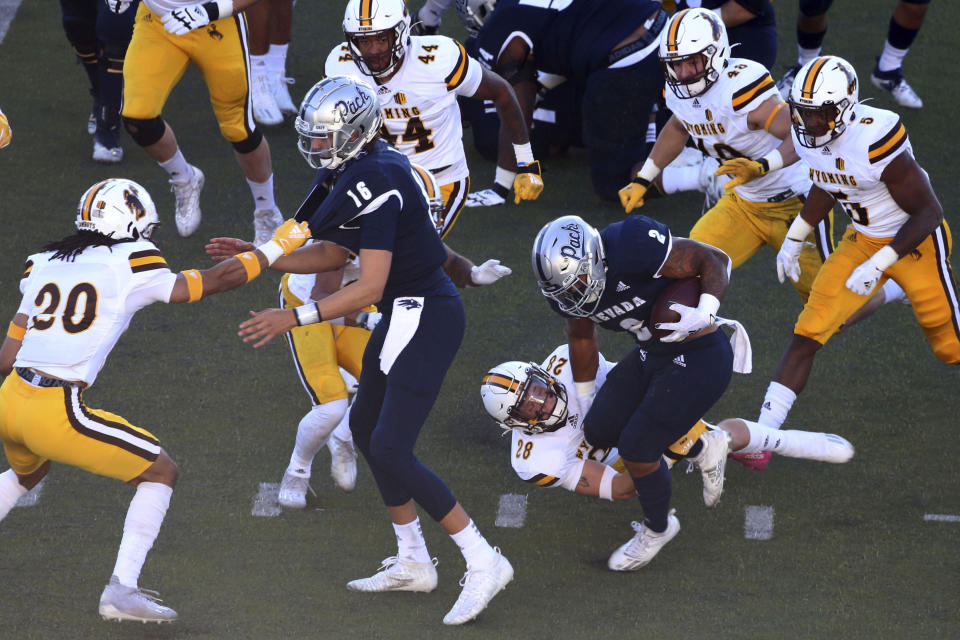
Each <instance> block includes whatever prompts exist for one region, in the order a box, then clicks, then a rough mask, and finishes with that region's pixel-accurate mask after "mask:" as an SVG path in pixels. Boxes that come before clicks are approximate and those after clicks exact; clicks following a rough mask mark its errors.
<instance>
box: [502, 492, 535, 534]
mask: <svg viewBox="0 0 960 640" xmlns="http://www.w3.org/2000/svg"><path fill="white" fill-rule="evenodd" d="M526 519H527V496H525V495H521V494H519V493H505V494H503V495H502V496H500V507H499V508H498V509H497V521H496V522H495V523H494V524H495V525H496V526H498V527H510V528H512V529H519V528H521V527H523V523H524V521H526Z"/></svg>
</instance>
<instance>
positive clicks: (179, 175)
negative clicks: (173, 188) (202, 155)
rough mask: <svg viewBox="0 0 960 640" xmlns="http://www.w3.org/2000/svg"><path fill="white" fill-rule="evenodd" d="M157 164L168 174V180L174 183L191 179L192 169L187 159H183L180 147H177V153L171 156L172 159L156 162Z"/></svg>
mask: <svg viewBox="0 0 960 640" xmlns="http://www.w3.org/2000/svg"><path fill="white" fill-rule="evenodd" d="M157 164H159V165H160V166H161V167H163V170H164V171H166V172H167V173H168V174H170V179H171V180H173V181H174V182H187V181H188V180H189V179H190V178H192V177H193V167H191V166H190V163H189V162H187V159H186V158H184V157H183V153H182V152H181V151H180V147H177V152H176V153H175V154H173V157H172V158H170V159H169V160H167V161H166V162H158V163H157Z"/></svg>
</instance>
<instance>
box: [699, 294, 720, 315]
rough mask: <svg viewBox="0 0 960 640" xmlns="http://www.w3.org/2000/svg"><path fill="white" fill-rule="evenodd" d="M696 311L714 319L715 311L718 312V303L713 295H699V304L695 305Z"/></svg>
mask: <svg viewBox="0 0 960 640" xmlns="http://www.w3.org/2000/svg"><path fill="white" fill-rule="evenodd" d="M697 309H699V310H700V311H703V312H704V313H706V314H708V315H709V316H710V317H711V318H716V317H717V311H719V310H720V301H719V300H718V299H717V297H716V296H715V295H713V294H710V293H701V294H700V302H699V303H698V304H697Z"/></svg>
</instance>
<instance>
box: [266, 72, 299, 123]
mask: <svg viewBox="0 0 960 640" xmlns="http://www.w3.org/2000/svg"><path fill="white" fill-rule="evenodd" d="M293 83H294V79H293V78H285V77H283V75H281V74H272V75H271V76H270V92H271V93H272V94H273V99H274V100H275V101H276V103H277V107H278V108H279V109H280V112H281V113H288V114H291V115H297V113H299V111H300V110H299V109H297V105H296V104H294V102H293V98H291V97H290V89H289V87H288V85H291V84H293Z"/></svg>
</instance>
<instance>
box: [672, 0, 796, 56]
mask: <svg viewBox="0 0 960 640" xmlns="http://www.w3.org/2000/svg"><path fill="white" fill-rule="evenodd" d="M697 7H701V8H703V9H709V10H710V11H713V12H714V13H716V14H717V16H719V17H720V19H721V20H722V21H723V24H724V25H725V26H726V28H727V39H728V40H729V41H730V46H731V48H732V47H736V50H737V57H738V58H746V59H747V60H753V61H755V62H759V63H760V64H761V65H763V66H764V67H766V68H767V69H770V68H772V67H773V63H775V62H776V61H777V20H776V15H775V13H774V10H773V3H772V2H770V0H680V1H679V2H678V3H677V9H678V10H680V11H682V10H683V9H695V8H697Z"/></svg>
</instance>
